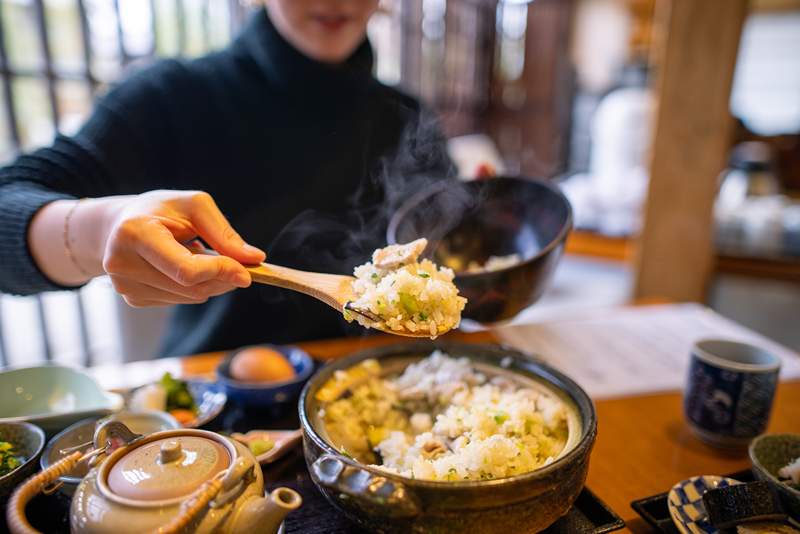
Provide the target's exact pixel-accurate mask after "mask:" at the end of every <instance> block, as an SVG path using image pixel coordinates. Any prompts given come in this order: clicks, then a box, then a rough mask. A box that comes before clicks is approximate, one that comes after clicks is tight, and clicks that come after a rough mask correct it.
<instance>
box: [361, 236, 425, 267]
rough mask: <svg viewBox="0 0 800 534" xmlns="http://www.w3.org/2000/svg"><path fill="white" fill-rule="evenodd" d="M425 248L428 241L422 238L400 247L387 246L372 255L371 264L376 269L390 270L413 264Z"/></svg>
mask: <svg viewBox="0 0 800 534" xmlns="http://www.w3.org/2000/svg"><path fill="white" fill-rule="evenodd" d="M427 246H428V240H427V239H425V238H424V237H422V238H420V239H416V240H414V241H412V242H410V243H405V244H402V245H400V244H398V245H389V246H388V247H384V248H380V249H378V250H376V251H375V252H374V253H373V254H372V264H373V265H375V267H377V268H378V269H385V270H391V269H395V268H397V267H400V266H401V265H406V264H408V263H414V262H415V261H417V258H419V255H420V254H422V252H423V251H424V250H425V247H427Z"/></svg>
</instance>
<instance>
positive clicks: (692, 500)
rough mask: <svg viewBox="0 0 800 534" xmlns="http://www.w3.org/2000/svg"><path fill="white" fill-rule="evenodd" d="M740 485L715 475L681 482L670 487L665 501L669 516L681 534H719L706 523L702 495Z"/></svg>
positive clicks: (706, 518) (706, 516) (706, 517)
mask: <svg viewBox="0 0 800 534" xmlns="http://www.w3.org/2000/svg"><path fill="white" fill-rule="evenodd" d="M734 484H740V482H739V481H738V480H734V479H732V478H727V477H720V476H716V475H702V476H696V477H692V478H689V479H686V480H682V481H680V482H678V483H677V484H675V485H674V486H672V489H671V490H670V491H669V495H668V496H667V500H668V502H669V515H670V516H671V517H672V522H673V523H675V526H676V527H677V529H678V530H679V531H680V532H681V534H719V530H717V529H716V528H714V527H713V526H712V525H711V523H709V522H708V514H706V509H705V506H703V495H704V494H705V493H706V492H707V491H708V490H710V489H714V488H725V487H727V486H732V485H734Z"/></svg>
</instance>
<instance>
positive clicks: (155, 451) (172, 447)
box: [108, 435, 231, 501]
mask: <svg viewBox="0 0 800 534" xmlns="http://www.w3.org/2000/svg"><path fill="white" fill-rule="evenodd" d="M230 464H231V457H230V454H229V452H228V451H227V449H226V448H225V447H224V446H223V445H222V444H220V443H219V442H218V441H215V440H213V439H209V438H206V437H203V436H197V435H175V436H171V437H167V438H163V439H158V440H155V441H150V442H147V443H144V444H142V445H140V446H138V447H135V448H133V449H131V450H130V451H128V452H127V453H126V454H125V455H124V456H122V457H121V458H119V460H117V461H116V462H115V463H114V465H113V466H111V470H110V471H109V473H108V487H109V489H110V490H111V492H112V493H113V494H115V495H117V496H119V497H124V498H127V499H132V500H137V501H160V500H166V499H175V498H178V497H184V496H188V495H190V494H191V493H192V492H194V491H195V490H196V489H197V488H198V487H199V486H200V485H201V484H203V483H204V482H206V481H208V480H210V479H211V478H213V477H214V476H216V475H217V474H218V473H219V472H220V471H223V470H225V469H227V468H228V466H229V465H230Z"/></svg>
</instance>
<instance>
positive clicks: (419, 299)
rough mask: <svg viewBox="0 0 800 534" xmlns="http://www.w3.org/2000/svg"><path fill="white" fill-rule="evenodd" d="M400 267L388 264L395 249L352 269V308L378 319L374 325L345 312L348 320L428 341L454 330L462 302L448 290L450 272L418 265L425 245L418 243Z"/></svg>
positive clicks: (428, 264)
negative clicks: (422, 336) (415, 334)
mask: <svg viewBox="0 0 800 534" xmlns="http://www.w3.org/2000/svg"><path fill="white" fill-rule="evenodd" d="M414 244H420V245H421V247H419V246H418V247H412V249H406V250H405V251H406V252H408V254H407V255H406V256H404V257H403V259H402V260H401V261H398V262H396V263H391V262H387V261H386V259H385V256H386V255H387V254H386V253H387V251H392V250H398V248H397V246H394V247H387V248H384V249H378V250H376V251H375V253H374V254H373V256H372V257H373V261H371V262H367V263H365V264H364V265H359V266H358V267H356V268H355V272H354V274H355V277H356V280H355V281H354V282H353V292H354V294H355V297H356V298H355V299H354V300H353V305H354V306H355V307H357V308H361V309H365V310H369V311H370V312H372V313H373V314H375V315H376V316H378V317H380V318H381V321H380V322H378V323H377V324H376V323H375V322H373V321H370V320H368V319H366V318H365V317H363V316H361V315H359V314H355V313H354V314H349V313H347V312H345V318H347V319H348V320H352V319H356V320H357V321H358V322H359V323H360V324H362V325H364V326H366V327H377V328H381V329H389V330H394V331H403V330H406V331H409V332H424V333H426V334H429V335H430V337H432V338H435V337H436V336H438V335H440V334H443V333H445V332H447V331H448V330H451V329H453V328H456V327H457V326H458V325H459V323H460V322H461V311H462V310H463V309H464V306H465V305H466V303H467V299H465V298H463V297H460V296H458V288H456V286H455V284H453V276H454V274H453V271H452V270H450V269H448V268H446V267H437V266H436V265H435V264H434V263H433V262H431V261H430V260H422V261H421V262H420V261H417V260H418V257H419V254H420V253H421V252H422V250H423V249H424V248H425V245H426V244H427V241H425V240H424V239H423V240H417V241H416V242H414V243H411V244H409V245H414Z"/></svg>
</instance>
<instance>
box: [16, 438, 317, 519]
mask: <svg viewBox="0 0 800 534" xmlns="http://www.w3.org/2000/svg"><path fill="white" fill-rule="evenodd" d="M131 435H132V436H135V438H132V439H128V440H125V441H123V443H124V444H122V445H121V446H120V443H119V440H117V442H116V443H115V438H114V437H113V436H111V437H108V438H106V437H104V436H105V434H104V432H103V430H102V429H98V431H97V432H96V433H95V447H96V449H95V452H97V453H98V454H95V455H94V458H95V465H94V467H93V468H92V469H91V470H90V471H89V473H88V474H87V475H86V476H85V477H84V479H83V480H82V481H81V483H80V484H79V485H78V488H77V490H76V491H75V495H74V496H73V499H72V505H71V510H70V529H71V531H72V532H73V533H87V534H94V533H108V532H114V534H127V533H131V534H133V533H136V534H139V533H141V532H156V531H157V532H160V533H170V532H171V533H177V532H197V533H211V532H215V533H216V532H220V533H231V534H239V533H249V532H263V533H267V534H273V533H277V532H279V528H280V525H281V522H282V521H283V518H284V517H285V516H286V514H287V513H289V512H290V511H291V510H294V509H296V508H297V507H299V506H300V504H301V502H302V499H301V497H300V495H298V494H297V493H296V492H295V491H293V490H291V489H289V488H278V489H276V490H274V491H273V492H272V493H271V494H269V495H267V496H266V497H265V496H264V479H263V475H262V473H261V467H260V466H259V465H258V463H257V462H256V460H255V458H254V457H253V455H252V453H251V452H250V450H249V449H248V448H247V447H246V446H244V445H242V444H241V443H238V442H235V441H233V440H231V439H229V438H226V437H224V436H221V435H219V434H215V433H213V432H208V431H205V430H196V429H177V430H164V431H161V432H156V433H153V434H150V435H148V436H136V435H133V434H131ZM98 436H101V438H100V439H98ZM112 451H113V452H112ZM85 458H86V457H84V459H85ZM56 465H57V464H56ZM54 467H55V466H54ZM43 474H44V472H43V473H40V475H43ZM34 478H35V477H34ZM22 509H23V510H24V507H23V508H22ZM24 523H27V521H25V522H24ZM18 525H20V522H17V521H14V522H9V526H10V527H11V529H12V531H14V532H15V533H18V532H19V533H21V532H25V533H27V532H31V530H29V529H28V528H25V529H19V530H18V529H17V528H16V526H18ZM24 526H25V527H29V526H30V525H27V524H24Z"/></svg>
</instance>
